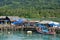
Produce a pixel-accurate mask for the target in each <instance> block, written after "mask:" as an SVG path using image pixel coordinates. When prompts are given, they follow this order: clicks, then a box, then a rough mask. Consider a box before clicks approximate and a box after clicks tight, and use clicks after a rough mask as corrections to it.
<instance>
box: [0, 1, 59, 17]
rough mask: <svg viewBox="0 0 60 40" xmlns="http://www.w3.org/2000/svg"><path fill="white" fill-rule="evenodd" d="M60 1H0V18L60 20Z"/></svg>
mask: <svg viewBox="0 0 60 40" xmlns="http://www.w3.org/2000/svg"><path fill="white" fill-rule="evenodd" d="M59 14H60V0H0V16H19V17H24V18H42V17H46V18H48V17H58V18H60V15H59Z"/></svg>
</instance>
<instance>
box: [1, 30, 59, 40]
mask: <svg viewBox="0 0 60 40" xmlns="http://www.w3.org/2000/svg"><path fill="white" fill-rule="evenodd" d="M0 40H60V34H56V35H43V34H38V33H33V34H26V32H23V31H22V32H0Z"/></svg>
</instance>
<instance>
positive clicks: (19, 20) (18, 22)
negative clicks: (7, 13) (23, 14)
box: [12, 19, 24, 25]
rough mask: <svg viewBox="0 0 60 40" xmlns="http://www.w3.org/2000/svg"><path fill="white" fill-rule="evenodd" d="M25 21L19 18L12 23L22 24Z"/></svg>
mask: <svg viewBox="0 0 60 40" xmlns="http://www.w3.org/2000/svg"><path fill="white" fill-rule="evenodd" d="M23 22H24V19H18V20H16V21H15V22H13V23H12V24H14V25H18V24H22V23H23Z"/></svg>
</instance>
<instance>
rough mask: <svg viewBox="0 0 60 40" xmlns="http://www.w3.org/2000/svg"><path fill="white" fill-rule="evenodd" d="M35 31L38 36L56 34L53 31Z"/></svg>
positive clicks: (38, 29)
mask: <svg viewBox="0 0 60 40" xmlns="http://www.w3.org/2000/svg"><path fill="white" fill-rule="evenodd" d="M36 30H37V33H39V34H49V35H54V34H56V32H54V31H47V30H41V29H40V28H37V29H36ZM44 31H45V32H44Z"/></svg>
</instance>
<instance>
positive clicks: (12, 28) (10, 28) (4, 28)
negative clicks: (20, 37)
mask: <svg viewBox="0 0 60 40" xmlns="http://www.w3.org/2000/svg"><path fill="white" fill-rule="evenodd" d="M17 30H19V31H20V30H22V31H27V30H33V31H34V30H36V27H32V26H27V27H24V26H12V25H9V24H7V25H5V24H3V25H2V24H0V31H17Z"/></svg>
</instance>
